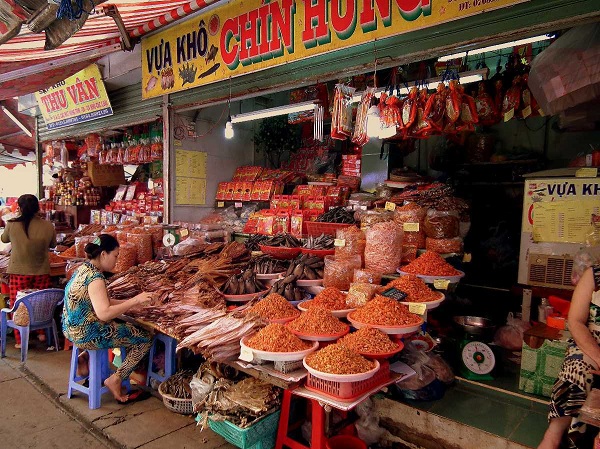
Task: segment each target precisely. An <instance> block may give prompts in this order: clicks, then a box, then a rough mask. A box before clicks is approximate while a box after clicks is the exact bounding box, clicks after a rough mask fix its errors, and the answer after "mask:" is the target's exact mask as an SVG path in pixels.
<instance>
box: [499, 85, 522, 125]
mask: <svg viewBox="0 0 600 449" xmlns="http://www.w3.org/2000/svg"><path fill="white" fill-rule="evenodd" d="M520 106H521V77H520V76H515V78H514V79H513V82H512V86H510V89H508V90H507V91H506V95H504V100H503V101H502V119H503V120H504V121H505V122H507V121H509V120H510V119H511V118H513V117H514V116H515V115H516V114H517V113H518V112H519V108H520Z"/></svg>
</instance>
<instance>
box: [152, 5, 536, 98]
mask: <svg viewBox="0 0 600 449" xmlns="http://www.w3.org/2000/svg"><path fill="white" fill-rule="evenodd" d="M526 1H528V0H278V1H267V0H264V1H263V0H239V1H230V2H229V3H227V4H225V5H223V6H222V7H219V8H217V9H215V10H214V11H212V12H210V13H206V14H205V15H203V16H197V17H194V18H193V19H189V20H187V21H185V22H182V23H181V24H179V25H176V26H173V27H171V28H169V29H167V30H165V31H163V32H162V33H157V34H154V35H152V36H149V37H146V38H144V39H142V96H143V97H144V98H150V97H156V96H159V95H163V94H167V93H171V92H177V91H181V90H185V89H190V88H194V87H198V86H201V85H204V84H209V83H213V82H216V81H220V80H224V79H227V78H229V77H232V76H238V75H242V74H245V73H250V72H256V71H258V70H263V69H266V68H270V67H275V66H278V65H282V64H286V63H289V62H291V61H296V60H300V59H303V58H307V57H310V56H315V55H319V54H323V53H327V52H331V51H334V50H340V49H343V48H348V47H352V46H355V45H360V44H364V43H366V42H372V41H373V40H375V39H383V38H386V37H390V36H394V35H398V34H401V33H407V32H410V31H415V30H418V29H422V28H426V27H432V26H435V25H439V24H442V23H445V22H449V21H452V20H457V19H462V18H465V17H468V16H472V15H475V14H479V13H483V12H487V11H490V10H493V9H497V8H503V7H506V6H512V5H515V4H517V3H523V2H526Z"/></svg>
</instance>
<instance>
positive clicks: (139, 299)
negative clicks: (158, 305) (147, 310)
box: [133, 292, 152, 306]
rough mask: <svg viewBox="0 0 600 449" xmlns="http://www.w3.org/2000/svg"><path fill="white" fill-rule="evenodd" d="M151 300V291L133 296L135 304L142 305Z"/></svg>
mask: <svg viewBox="0 0 600 449" xmlns="http://www.w3.org/2000/svg"><path fill="white" fill-rule="evenodd" d="M150 301H152V293H148V292H142V293H140V294H139V295H136V296H134V297H133V302H134V303H135V305H136V306H143V305H145V304H148V303H149V302H150Z"/></svg>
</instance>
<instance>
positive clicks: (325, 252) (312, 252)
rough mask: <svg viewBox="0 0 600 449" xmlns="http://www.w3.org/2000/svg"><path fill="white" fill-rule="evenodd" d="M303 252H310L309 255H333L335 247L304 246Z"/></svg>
mask: <svg viewBox="0 0 600 449" xmlns="http://www.w3.org/2000/svg"><path fill="white" fill-rule="evenodd" d="M302 254H308V255H309V256H317V257H325V256H332V255H334V254H335V249H333V248H332V249H310V248H302Z"/></svg>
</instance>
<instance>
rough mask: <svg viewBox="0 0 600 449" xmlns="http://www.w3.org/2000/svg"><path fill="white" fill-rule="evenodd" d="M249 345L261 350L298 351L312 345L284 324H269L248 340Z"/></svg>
mask: <svg viewBox="0 0 600 449" xmlns="http://www.w3.org/2000/svg"><path fill="white" fill-rule="evenodd" d="M247 344H248V346H249V347H251V348H253V349H258V350H259V351H268V352H298V351H304V350H305V349H309V348H310V347H311V346H312V345H311V344H310V343H307V342H305V341H302V340H300V339H299V338H298V337H296V336H295V335H294V334H292V333H291V332H290V331H289V330H288V329H287V328H286V327H285V326H284V325H282V324H275V323H274V324H269V325H268V326H267V327H265V328H263V329H261V330H260V331H258V333H257V334H256V335H254V336H253V337H252V338H250V339H249V340H248V343H247Z"/></svg>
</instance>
